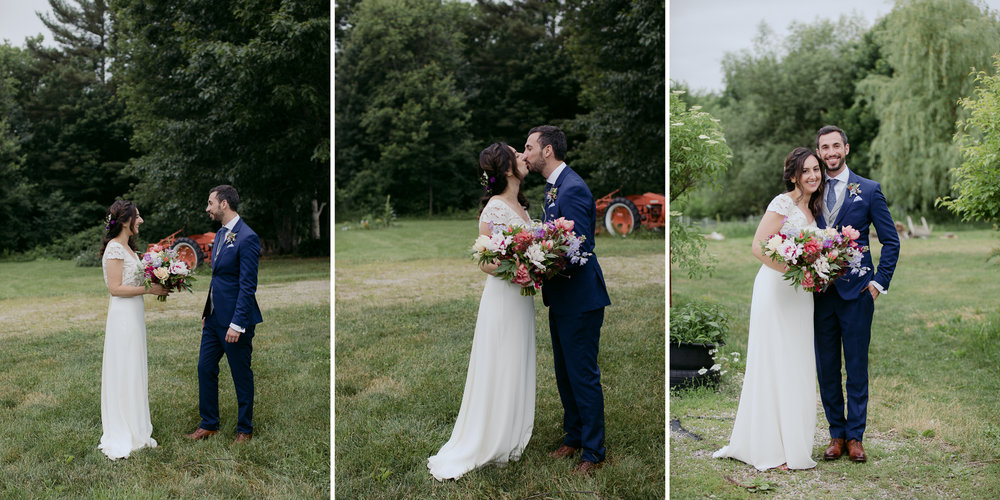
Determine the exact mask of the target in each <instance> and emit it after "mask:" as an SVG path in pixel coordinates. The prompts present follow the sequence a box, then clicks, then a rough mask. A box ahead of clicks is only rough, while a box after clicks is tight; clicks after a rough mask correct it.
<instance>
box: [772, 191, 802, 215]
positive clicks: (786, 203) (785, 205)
mask: <svg viewBox="0 0 1000 500" xmlns="http://www.w3.org/2000/svg"><path fill="white" fill-rule="evenodd" d="M793 208H795V203H794V202H792V199H791V198H789V197H787V196H785V195H784V194H779V195H778V196H775V197H774V199H773V200H771V203H768V204H767V211H768V212H777V213H779V214H781V215H784V216H785V217H788V216H789V215H790V214H791V213H792V209H793Z"/></svg>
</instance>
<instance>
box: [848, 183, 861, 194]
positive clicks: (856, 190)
mask: <svg viewBox="0 0 1000 500" xmlns="http://www.w3.org/2000/svg"><path fill="white" fill-rule="evenodd" d="M847 190H848V191H850V192H851V196H861V184H858V183H857V182H852V183H850V184H848V185H847Z"/></svg>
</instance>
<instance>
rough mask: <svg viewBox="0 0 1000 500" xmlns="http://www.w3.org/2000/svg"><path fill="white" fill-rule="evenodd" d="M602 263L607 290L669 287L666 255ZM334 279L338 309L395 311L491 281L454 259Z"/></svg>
mask: <svg viewBox="0 0 1000 500" xmlns="http://www.w3.org/2000/svg"><path fill="white" fill-rule="evenodd" d="M600 263H601V269H602V271H603V272H604V280H605V282H606V284H607V286H608V288H631V287H640V286H647V285H650V284H660V285H663V284H664V283H665V281H664V264H665V258H664V256H663V255H662V254H646V255H638V256H632V257H601V258H600ZM335 274H336V276H335V280H336V281H335V284H334V287H335V288H334V295H335V296H336V302H337V304H347V303H351V302H359V301H360V302H362V303H365V304H368V305H373V304H381V305H393V304H401V303H413V302H421V301H428V300H429V301H435V302H436V301H442V300H454V299H463V298H468V297H470V296H479V295H480V294H481V293H482V291H483V282H484V281H485V280H486V276H485V275H484V274H483V273H482V272H480V271H478V270H477V269H476V267H475V264H474V263H473V262H472V261H471V260H470V261H468V262H466V261H456V260H455V259H430V260H421V261H416V262H415V261H408V262H379V263H373V264H362V265H352V266H341V267H338V268H337V269H336V273H335Z"/></svg>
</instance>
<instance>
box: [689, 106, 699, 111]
mask: <svg viewBox="0 0 1000 500" xmlns="http://www.w3.org/2000/svg"><path fill="white" fill-rule="evenodd" d="M699 109H701V106H691V111H698V110H699Z"/></svg>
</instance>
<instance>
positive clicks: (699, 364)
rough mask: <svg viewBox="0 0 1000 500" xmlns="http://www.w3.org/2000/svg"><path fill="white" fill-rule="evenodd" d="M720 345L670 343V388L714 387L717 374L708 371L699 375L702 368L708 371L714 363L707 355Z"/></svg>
mask: <svg viewBox="0 0 1000 500" xmlns="http://www.w3.org/2000/svg"><path fill="white" fill-rule="evenodd" d="M720 345H721V344H688V343H681V344H677V343H674V342H671V343H670V387H699V386H708V387H716V386H717V385H718V384H719V373H718V372H713V371H708V372H705V373H704V374H703V375H699V374H698V371H699V370H701V369H702V368H704V369H706V370H710V369H711V368H712V365H713V364H714V363H715V361H713V360H712V355H711V354H709V353H708V351H711V350H712V349H717V348H718V347H719V346H720Z"/></svg>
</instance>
